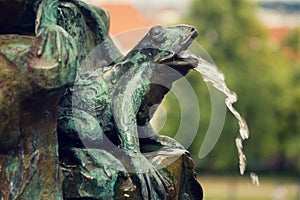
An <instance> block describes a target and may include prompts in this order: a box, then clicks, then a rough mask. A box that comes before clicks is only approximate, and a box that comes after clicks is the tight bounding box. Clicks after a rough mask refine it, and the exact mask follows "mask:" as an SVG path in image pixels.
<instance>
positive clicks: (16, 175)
mask: <svg viewBox="0 0 300 200" xmlns="http://www.w3.org/2000/svg"><path fill="white" fill-rule="evenodd" d="M15 3H16V6H15V7H14V6H12V1H6V0H0V5H1V7H0V8H1V9H5V10H3V12H1V14H0V26H1V27H2V28H1V31H0V33H1V35H0V113H1V115H0V144H1V145H0V199H202V189H201V186H200V185H199V183H198V182H197V181H196V178H195V175H194V172H193V169H194V166H193V162H192V160H191V159H190V157H189V154H188V152H187V151H186V150H185V149H184V148H183V147H182V146H181V145H180V144H179V143H178V142H177V141H175V140H174V139H172V138H168V137H165V136H159V135H157V134H156V133H155V132H154V130H153V129H152V128H151V126H150V124H149V120H150V118H151V116H150V115H149V108H150V107H151V106H152V105H154V104H157V103H160V102H161V100H162V99H163V97H164V95H165V94H166V93H167V92H168V90H169V89H168V87H170V86H171V84H172V82H174V81H175V80H177V79H178V78H180V75H185V74H186V73H187V72H188V71H189V70H190V69H192V68H193V65H192V64H190V63H189V62H187V61H185V60H183V59H180V58H179V57H178V56H177V55H178V53H180V52H181V51H183V50H185V49H186V48H187V47H188V46H189V45H190V43H191V42H192V40H193V38H194V37H196V35H197V32H196V30H195V29H194V28H192V27H190V26H183V25H182V26H176V27H171V28H163V27H159V26H158V27H153V28H152V29H151V30H150V31H149V33H148V34H147V35H146V36H145V37H144V38H143V39H142V40H141V41H140V43H139V44H138V45H137V46H136V47H135V48H134V49H132V50H131V51H130V52H129V53H128V54H127V55H126V56H123V55H122V54H121V53H120V52H119V50H118V49H117V48H116V46H115V45H114V43H113V42H112V40H111V38H110V37H109V35H108V28H109V16H108V13H107V12H106V11H104V10H102V9H100V8H95V7H92V6H90V5H87V4H85V3H83V2H81V1H77V0H69V1H61V2H58V1H57V0H39V1H34V0H28V1H26V0H23V1H16V2H15ZM1 11H2V10H1ZM13 11H15V12H16V11H18V12H16V13H17V14H16V15H15V16H14V18H13V19H12V20H11V23H8V22H7V20H6V18H7V17H8V16H9V15H10V14H11V13H12V12H13ZM93 49H96V50H97V56H96V57H92V58H91V59H89V60H90V62H88V63H87V62H85V60H86V58H87V56H89V54H90V52H91V51H92V50H93ZM76 74H77V78H76V80H75V77H76ZM162 85H163V86H162ZM141 136H142V137H141Z"/></svg>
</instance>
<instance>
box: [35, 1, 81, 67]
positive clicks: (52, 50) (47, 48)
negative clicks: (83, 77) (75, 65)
mask: <svg viewBox="0 0 300 200" xmlns="http://www.w3.org/2000/svg"><path fill="white" fill-rule="evenodd" d="M57 13H58V0H42V2H41V3H40V4H39V7H38V11H37V17H36V26H35V33H36V36H38V37H40V39H41V43H40V46H39V49H38V56H43V55H45V57H51V58H55V59H56V60H57V61H58V62H64V63H67V62H68V61H69V60H70V61H74V58H75V59H76V57H77V54H78V52H77V47H76V43H75V41H74V40H73V38H72V37H71V36H70V35H69V34H68V33H67V32H66V31H65V30H64V29H63V28H62V27H60V26H58V25H57ZM47 43H48V45H47Z"/></svg>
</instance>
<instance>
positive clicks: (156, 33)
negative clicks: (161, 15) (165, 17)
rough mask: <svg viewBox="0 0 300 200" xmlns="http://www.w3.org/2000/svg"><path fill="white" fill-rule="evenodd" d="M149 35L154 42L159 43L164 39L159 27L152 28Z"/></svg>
mask: <svg viewBox="0 0 300 200" xmlns="http://www.w3.org/2000/svg"><path fill="white" fill-rule="evenodd" d="M150 34H151V38H152V39H153V40H154V41H156V42H161V41H163V40H164V39H165V36H164V34H163V29H162V27H161V26H157V27H155V28H153V29H152V30H151V32H150Z"/></svg>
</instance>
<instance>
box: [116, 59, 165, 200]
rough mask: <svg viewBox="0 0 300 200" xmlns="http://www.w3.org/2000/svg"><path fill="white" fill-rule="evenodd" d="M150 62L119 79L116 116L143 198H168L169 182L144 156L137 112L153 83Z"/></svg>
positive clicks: (122, 142) (122, 140) (126, 152)
mask: <svg viewBox="0 0 300 200" xmlns="http://www.w3.org/2000/svg"><path fill="white" fill-rule="evenodd" d="M149 65H151V64H149V63H143V64H141V66H139V68H138V69H134V68H133V69H131V70H129V71H128V72H127V73H126V74H125V75H124V76H123V78H122V79H121V80H120V81H119V82H118V85H117V88H116V90H115V92H114V95H113V97H112V98H113V115H114V120H115V124H116V126H117V129H118V131H119V134H120V135H119V137H120V139H121V147H122V148H123V149H124V152H125V154H127V155H128V156H129V159H130V164H131V165H132V167H133V169H132V170H133V171H132V172H133V179H134V180H136V181H137V184H138V186H139V187H140V189H141V195H142V197H143V199H152V198H153V199H166V198H167V194H168V192H167V191H168V187H169V183H168V182H167V181H166V180H164V178H163V177H162V176H161V175H160V173H159V172H158V171H157V169H155V167H154V166H153V165H152V164H151V163H150V162H149V161H148V160H147V159H146V158H145V157H144V156H143V155H142V153H141V151H140V143H139V136H138V131H137V120H136V113H137V111H138V109H139V107H140V105H141V100H142V96H143V95H144V94H145V92H146V90H147V89H149V85H150V80H149V79H150V77H151V74H152V69H151V66H149ZM128 171H130V170H128Z"/></svg>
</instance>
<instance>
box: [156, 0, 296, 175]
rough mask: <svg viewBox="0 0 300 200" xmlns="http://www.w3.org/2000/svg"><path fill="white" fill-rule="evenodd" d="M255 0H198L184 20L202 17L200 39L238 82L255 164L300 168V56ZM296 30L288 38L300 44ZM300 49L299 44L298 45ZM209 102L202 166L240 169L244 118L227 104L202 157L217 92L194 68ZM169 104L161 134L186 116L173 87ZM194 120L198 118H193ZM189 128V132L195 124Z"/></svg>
mask: <svg viewBox="0 0 300 200" xmlns="http://www.w3.org/2000/svg"><path fill="white" fill-rule="evenodd" d="M254 11H255V5H254V4H252V3H251V2H249V1H247V0H223V1H219V0H209V1H207V0H194V1H193V3H192V5H191V7H190V12H189V16H188V17H187V19H186V21H185V22H184V23H187V24H192V25H194V26H195V27H196V28H197V29H198V31H199V36H198V39H197V42H198V43H200V44H201V45H202V46H203V47H204V49H206V51H207V52H208V53H209V54H210V56H211V57H212V58H213V60H214V61H215V63H216V65H217V66H218V68H219V69H220V70H221V71H223V72H224V74H225V76H226V80H227V84H228V86H229V88H230V89H232V90H233V91H235V92H236V93H237V94H238V96H239V101H238V102H237V103H236V104H234V106H235V107H236V108H237V109H238V110H239V111H240V113H241V114H242V116H243V117H244V118H245V119H246V121H247V122H248V125H249V129H250V132H251V136H250V138H249V140H246V141H245V143H244V148H245V153H246V156H247V159H248V170H249V171H252V170H254V171H259V172H266V173H269V172H274V173H275V172H276V173H278V172H283V173H285V172H287V173H291V174H293V175H295V174H296V175H297V174H298V175H299V173H300V133H299V132H300V87H299V86H300V67H299V66H300V63H299V61H297V60H291V59H287V57H286V56H284V55H283V51H282V49H281V48H278V47H276V46H275V45H274V44H272V43H271V42H270V40H269V36H268V34H267V32H266V30H265V28H264V27H263V26H262V25H261V23H260V21H259V20H258V19H257V17H256V16H255V12H254ZM296 34H297V33H295V34H294V35H291V36H289V38H288V39H287V42H286V43H285V45H286V46H290V47H291V49H295V47H297V48H298V47H299V46H297V42H295V41H296V40H297V39H298V42H299V37H297V36H295V35H296ZM297 50H298V49H297ZM187 79H188V80H189V81H190V82H191V84H192V85H193V87H194V88H195V91H196V93H197V97H198V99H199V107H200V110H201V120H200V123H199V125H200V126H199V130H198V134H197V136H196V139H195V140H194V142H193V144H192V146H191V147H190V151H191V153H192V155H194V156H196V158H195V161H196V164H197V165H196V167H197V169H198V170H199V171H201V172H204V171H206V172H209V171H213V172H234V171H238V157H237V151H236V148H235V142H234V139H235V137H236V135H237V134H238V124H237V121H236V120H235V119H234V118H233V117H232V115H231V114H230V113H229V112H227V117H226V122H225V126H224V128H223V132H222V135H221V137H220V139H219V141H218V143H217V144H216V146H215V147H214V149H213V150H212V152H211V153H210V154H208V155H207V156H206V157H205V158H203V159H199V158H197V155H198V152H199V149H200V147H201V145H202V142H203V137H204V135H205V132H206V130H207V126H208V124H209V121H210V116H211V114H210V112H211V111H210V109H211V107H210V106H211V105H210V97H209V93H208V90H207V86H206V84H205V83H204V82H203V81H202V79H201V76H199V75H198V74H196V73H190V74H188V76H187ZM163 105H164V107H165V109H166V110H167V114H168V119H167V122H166V124H165V126H164V128H163V129H162V130H161V131H160V133H161V134H166V135H174V134H175V133H176V131H177V129H178V123H179V122H180V120H181V119H180V108H179V105H178V102H177V100H176V97H175V96H174V95H173V94H168V95H167V98H166V99H165V100H164V102H163ZM191 120H192V119H191ZM186 134H189V133H188V131H187V133H186Z"/></svg>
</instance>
